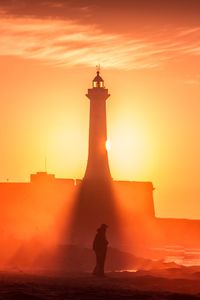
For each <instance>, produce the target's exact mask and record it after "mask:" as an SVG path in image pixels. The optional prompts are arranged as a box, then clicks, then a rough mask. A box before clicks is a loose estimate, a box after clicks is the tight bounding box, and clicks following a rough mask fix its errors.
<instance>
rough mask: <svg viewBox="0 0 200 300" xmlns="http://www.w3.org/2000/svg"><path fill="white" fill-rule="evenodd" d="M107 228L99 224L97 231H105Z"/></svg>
mask: <svg viewBox="0 0 200 300" xmlns="http://www.w3.org/2000/svg"><path fill="white" fill-rule="evenodd" d="M107 228H108V225H106V224H101V226H100V227H99V228H98V231H106V229H107Z"/></svg>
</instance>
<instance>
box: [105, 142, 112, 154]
mask: <svg viewBox="0 0 200 300" xmlns="http://www.w3.org/2000/svg"><path fill="white" fill-rule="evenodd" d="M110 148H111V143H110V141H109V140H107V141H106V150H107V151H108V152H109V151H110Z"/></svg>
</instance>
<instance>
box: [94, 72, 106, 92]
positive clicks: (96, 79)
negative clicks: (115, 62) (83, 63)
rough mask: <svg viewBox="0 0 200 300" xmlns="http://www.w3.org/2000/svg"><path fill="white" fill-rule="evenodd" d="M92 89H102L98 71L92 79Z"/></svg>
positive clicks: (101, 79) (101, 80) (102, 82)
mask: <svg viewBox="0 0 200 300" xmlns="http://www.w3.org/2000/svg"><path fill="white" fill-rule="evenodd" d="M93 88H104V80H103V78H102V77H101V76H100V75H99V71H97V75H96V76H95V78H94V79H93Z"/></svg>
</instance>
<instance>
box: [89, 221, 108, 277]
mask: <svg viewBox="0 0 200 300" xmlns="http://www.w3.org/2000/svg"><path fill="white" fill-rule="evenodd" d="M107 227H108V226H107V225H106V224H102V225H101V227H99V228H98V229H97V234H96V236H95V239H94V242H93V250H94V252H95V254H96V266H95V268H94V271H93V275H96V276H100V277H102V276H104V264H105V259H106V253H107V247H108V241H107V239H106V229H107Z"/></svg>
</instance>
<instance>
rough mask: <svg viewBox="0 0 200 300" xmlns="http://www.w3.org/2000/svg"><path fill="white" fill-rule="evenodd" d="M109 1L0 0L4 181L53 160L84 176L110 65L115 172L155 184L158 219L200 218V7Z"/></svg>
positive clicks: (63, 173) (51, 166)
mask: <svg viewBox="0 0 200 300" xmlns="http://www.w3.org/2000/svg"><path fill="white" fill-rule="evenodd" d="M104 2H105V1H102V2H101V3H99V2H97V1H75V2H73V1H53V0H52V1H38V2H37V4H34V3H31V1H30V2H29V1H17V4H15V2H13V1H1V2H0V17H1V27H0V33H1V34H0V74H1V80H0V95H1V98H0V99H1V110H0V137H1V147H0V166H1V167H0V181H6V180H7V178H8V179H9V180H10V181H27V180H29V174H30V173H34V172H36V171H41V170H44V168H45V156H46V158H47V169H48V172H52V173H55V174H56V177H67V178H68V177H69V178H81V177H82V176H83V174H84V170H85V166H86V160H87V139H88V116H89V102H88V100H87V98H86V97H85V93H86V91H87V88H89V87H90V86H91V81H92V79H93V77H94V75H95V65H97V64H101V65H102V73H101V74H102V76H103V78H104V79H105V84H106V87H107V88H108V89H109V92H110V94H111V97H110V98H109V100H108V102H107V119H108V137H109V140H110V142H111V149H110V152H109V158H110V167H111V171H112V175H113V178H114V179H122V180H139V181H152V182H153V184H154V186H155V188H156V190H155V194H154V198H155V205H156V212H157V215H158V216H165V217H166V216H171V217H187V218H200V209H199V208H200V200H199V199H200V171H199V170H200V158H199V153H200V122H199V115H200V73H199V70H200V59H199V57H200V42H199V41H200V21H199V20H200V16H199V14H200V13H199V11H200V3H199V2H198V1H195V0H192V1H190V4H189V5H188V4H187V3H186V2H188V1H173V4H172V3H171V4H170V5H169V4H167V2H168V1H163V2H162V4H161V3H160V2H161V1H156V0H154V1H151V6H149V4H148V3H149V2H148V1H145V0H142V1H139V2H140V3H138V2H137V1H132V2H131V3H129V2H130V1H123V5H122V4H118V3H116V1H115V2H112V1H109V3H107V4H106V2H105V3H104ZM98 3H99V4H98Z"/></svg>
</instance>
